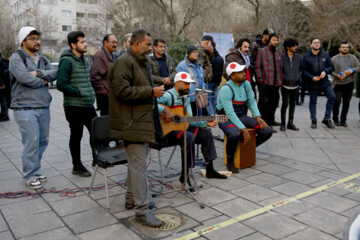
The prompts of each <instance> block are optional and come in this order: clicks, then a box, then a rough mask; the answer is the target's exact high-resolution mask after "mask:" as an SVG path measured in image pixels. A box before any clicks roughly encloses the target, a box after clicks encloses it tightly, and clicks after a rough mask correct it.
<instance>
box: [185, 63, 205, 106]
mask: <svg viewBox="0 0 360 240" xmlns="http://www.w3.org/2000/svg"><path fill="white" fill-rule="evenodd" d="M186 66H187V67H188V69H189V71H190V75H191V78H192V79H193V80H194V81H196V88H198V87H199V84H198V83H197V80H196V78H195V76H194V74H193V72H192V70H191V68H190V66H188V65H187V64H186ZM195 98H196V107H197V108H206V107H207V106H209V95H208V94H207V93H205V92H197V93H196V95H195Z"/></svg>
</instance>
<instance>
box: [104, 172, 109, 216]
mask: <svg viewBox="0 0 360 240" xmlns="http://www.w3.org/2000/svg"><path fill="white" fill-rule="evenodd" d="M104 177H105V192H106V200H107V209H110V201H109V190H108V183H107V171H106V168H105V169H104Z"/></svg>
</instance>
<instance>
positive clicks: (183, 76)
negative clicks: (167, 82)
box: [174, 72, 196, 83]
mask: <svg viewBox="0 0 360 240" xmlns="http://www.w3.org/2000/svg"><path fill="white" fill-rule="evenodd" d="M177 81H183V82H187V83H195V82H196V81H194V80H192V79H191V77H190V75H189V74H188V73H187V72H178V73H177V74H176V75H175V79H174V82H177Z"/></svg>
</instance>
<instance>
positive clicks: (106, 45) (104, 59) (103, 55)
mask: <svg viewBox="0 0 360 240" xmlns="http://www.w3.org/2000/svg"><path fill="white" fill-rule="evenodd" d="M116 47H117V39H116V37H115V36H114V35H112V34H106V35H105V37H104V39H103V47H101V49H100V50H99V51H97V52H96V53H95V56H94V61H93V64H92V65H91V68H90V76H91V84H92V86H93V88H94V90H95V94H96V101H97V105H98V108H99V109H100V116H105V115H109V98H108V93H109V87H108V79H107V75H108V72H109V70H110V68H111V66H112V64H113V62H114V61H115V56H114V53H115V51H116Z"/></svg>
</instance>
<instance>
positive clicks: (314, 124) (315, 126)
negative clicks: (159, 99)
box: [311, 121, 317, 129]
mask: <svg viewBox="0 0 360 240" xmlns="http://www.w3.org/2000/svg"><path fill="white" fill-rule="evenodd" d="M311 128H312V129H316V128H317V121H311Z"/></svg>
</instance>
